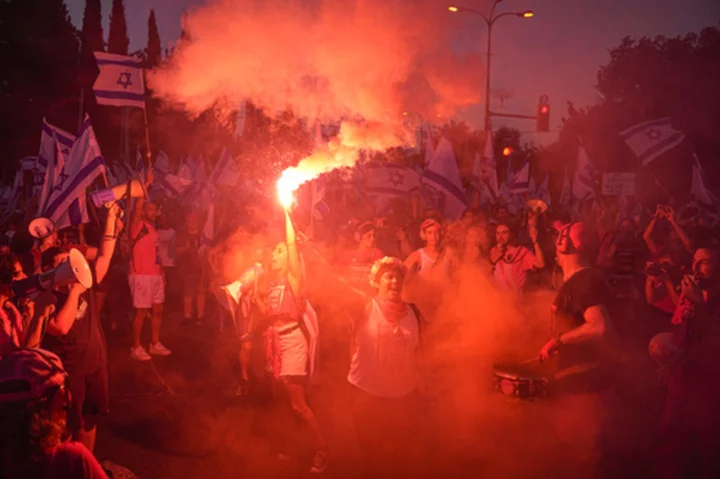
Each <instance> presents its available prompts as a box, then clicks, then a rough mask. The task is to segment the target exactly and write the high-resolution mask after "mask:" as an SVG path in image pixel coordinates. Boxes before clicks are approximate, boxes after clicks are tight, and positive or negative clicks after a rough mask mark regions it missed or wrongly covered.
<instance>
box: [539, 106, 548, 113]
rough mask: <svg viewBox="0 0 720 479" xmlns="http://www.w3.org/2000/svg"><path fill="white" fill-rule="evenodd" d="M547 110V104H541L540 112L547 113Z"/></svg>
mask: <svg viewBox="0 0 720 479" xmlns="http://www.w3.org/2000/svg"><path fill="white" fill-rule="evenodd" d="M547 112H548V107H547V105H543V106H542V107H540V113H547Z"/></svg>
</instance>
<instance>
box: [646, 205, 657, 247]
mask: <svg viewBox="0 0 720 479" xmlns="http://www.w3.org/2000/svg"><path fill="white" fill-rule="evenodd" d="M657 220H658V213H657V212H656V213H655V216H653V217H652V218H651V219H650V223H648V225H647V227H646V228H645V232H644V233H643V240H644V241H645V244H647V246H648V249H649V250H650V252H651V253H652V254H657V253H658V247H657V244H655V240H653V239H652V233H653V230H654V229H655V223H657Z"/></svg>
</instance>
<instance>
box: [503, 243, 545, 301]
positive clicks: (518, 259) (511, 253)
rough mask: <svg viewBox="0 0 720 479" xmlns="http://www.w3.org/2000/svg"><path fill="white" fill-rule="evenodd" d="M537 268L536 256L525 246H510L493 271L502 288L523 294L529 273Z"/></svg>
mask: <svg viewBox="0 0 720 479" xmlns="http://www.w3.org/2000/svg"><path fill="white" fill-rule="evenodd" d="M534 267H535V255H534V254H533V252H532V251H530V250H529V249H527V248H526V247H524V246H509V247H508V249H507V251H506V252H505V256H503V257H502V258H500V261H498V262H497V263H496V264H495V267H494V269H493V279H494V280H495V284H496V285H498V286H499V287H500V288H504V289H509V290H511V291H516V292H522V290H523V287H525V281H526V280H527V272H528V271H531V270H532V269H533V268H534Z"/></svg>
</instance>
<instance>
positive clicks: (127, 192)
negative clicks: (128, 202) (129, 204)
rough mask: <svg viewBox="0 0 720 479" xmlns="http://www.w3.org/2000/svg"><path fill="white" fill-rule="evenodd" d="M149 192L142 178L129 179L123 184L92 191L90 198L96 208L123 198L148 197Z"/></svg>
mask: <svg viewBox="0 0 720 479" xmlns="http://www.w3.org/2000/svg"><path fill="white" fill-rule="evenodd" d="M147 197H148V192H147V189H146V188H145V184H144V183H143V182H142V181H140V180H135V179H132V180H129V181H128V182H127V183H125V184H122V185H117V186H113V187H112V188H106V189H104V190H98V191H94V192H92V193H90V199H91V200H92V202H93V204H94V205H95V207H96V208H100V207H101V206H103V205H106V204H108V203H112V202H113V201H117V200H121V199H123V198H147Z"/></svg>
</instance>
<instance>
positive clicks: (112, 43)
mask: <svg viewBox="0 0 720 479" xmlns="http://www.w3.org/2000/svg"><path fill="white" fill-rule="evenodd" d="M107 44H108V52H110V53H116V54H118V55H127V54H128V47H129V46H130V39H129V38H128V33H127V21H126V20H125V4H124V3H123V0H113V3H112V10H111V11H110V32H109V33H108V42H107Z"/></svg>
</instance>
